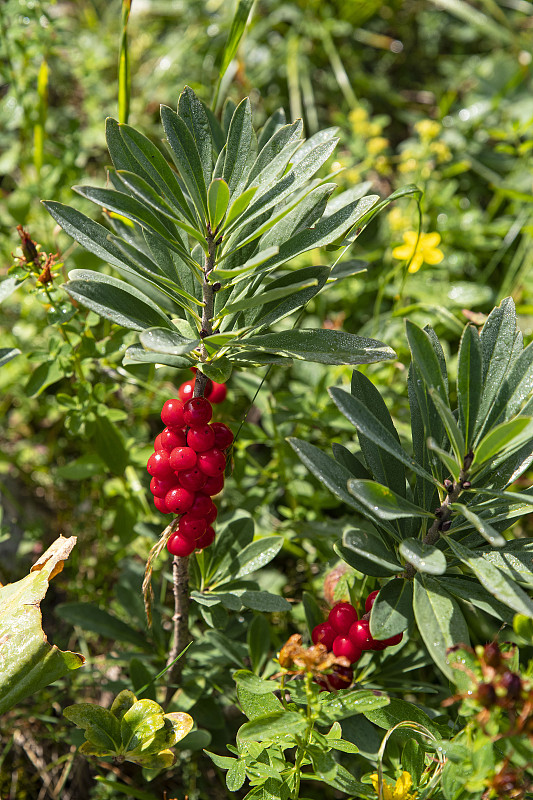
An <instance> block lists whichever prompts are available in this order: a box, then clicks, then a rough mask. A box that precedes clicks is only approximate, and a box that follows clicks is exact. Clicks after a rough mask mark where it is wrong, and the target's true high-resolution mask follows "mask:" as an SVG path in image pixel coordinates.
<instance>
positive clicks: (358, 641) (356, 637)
mask: <svg viewBox="0 0 533 800" xmlns="http://www.w3.org/2000/svg"><path fill="white" fill-rule="evenodd" d="M348 637H349V638H350V639H351V640H352V642H353V643H354V644H355V646H356V647H359V648H360V649H361V650H371V649H372V644H373V642H374V640H373V638H372V636H371V635H370V625H369V623H368V620H367V619H358V620H357V622H354V623H353V625H351V626H350V630H349V631H348Z"/></svg>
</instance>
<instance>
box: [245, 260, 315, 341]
mask: <svg viewBox="0 0 533 800" xmlns="http://www.w3.org/2000/svg"><path fill="white" fill-rule="evenodd" d="M328 274H329V268H328V267H304V268H303V269H299V270H297V271H296V272H292V271H291V272H290V273H289V274H288V275H282V276H281V277H280V278H276V279H275V280H273V281H272V282H271V283H269V284H268V288H269V290H270V291H273V290H274V289H278V288H281V287H287V286H292V288H293V289H294V292H293V294H292V295H289V296H288V297H286V298H282V299H281V300H272V301H271V302H268V303H265V304H264V305H263V306H262V308H261V310H260V311H259V314H258V316H257V317H255V319H254V321H253V325H254V328H258V327H261V328H268V327H270V326H271V325H273V324H274V322H278V321H279V320H280V319H283V318H284V317H286V316H288V315H289V314H292V312H293V311H296V310H297V309H298V308H303V307H304V306H305V305H306V304H307V303H308V302H309V300H311V299H312V298H313V297H314V296H315V295H316V294H318V292H319V291H320V290H321V289H322V287H323V286H324V285H325V284H326V281H327V278H328ZM295 278H298V279H299V281H298V283H297V284H295V283H294V279H295ZM311 280H312V281H313V283H311ZM308 281H309V283H308V284H307V285H308V288H300V289H297V288H296V286H297V285H300V286H301V285H303V284H304V283H307V282H308Z"/></svg>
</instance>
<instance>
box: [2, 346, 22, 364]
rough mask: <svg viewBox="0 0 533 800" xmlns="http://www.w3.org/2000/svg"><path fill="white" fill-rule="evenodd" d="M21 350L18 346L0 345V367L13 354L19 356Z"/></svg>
mask: <svg viewBox="0 0 533 800" xmlns="http://www.w3.org/2000/svg"><path fill="white" fill-rule="evenodd" d="M20 353H21V351H20V350H19V349H18V347H0V367H1V366H3V365H4V364H7V362H8V361H11V359H12V358H15V356H19V355H20Z"/></svg>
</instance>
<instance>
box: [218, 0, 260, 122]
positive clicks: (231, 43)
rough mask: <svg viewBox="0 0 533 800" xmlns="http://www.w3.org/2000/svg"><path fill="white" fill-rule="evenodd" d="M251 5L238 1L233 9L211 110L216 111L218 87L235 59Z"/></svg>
mask: <svg viewBox="0 0 533 800" xmlns="http://www.w3.org/2000/svg"><path fill="white" fill-rule="evenodd" d="M252 5H253V0H239V4H238V5H237V8H236V9H235V14H234V15H233V19H232V21H231V28H230V31H229V34H228V38H227V40H226V43H225V45H224V50H223V51H222V62H221V64H220V70H219V78H218V83H217V88H216V91H215V97H214V100H213V108H214V109H216V106H217V101H218V95H219V92H220V85H221V83H222V79H223V77H224V75H225V74H226V70H227V69H228V67H229V65H230V64H231V62H232V61H233V58H234V57H235V53H236V52H237V48H238V46H239V42H240V41H241V39H242V35H243V33H244V31H245V28H246V21H247V19H248V16H249V14H250V10H251V8H252Z"/></svg>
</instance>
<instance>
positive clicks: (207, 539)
mask: <svg viewBox="0 0 533 800" xmlns="http://www.w3.org/2000/svg"><path fill="white" fill-rule="evenodd" d="M214 541H215V529H214V528H212V527H211V526H210V525H209V527H208V528H207V530H206V532H205V533H204V535H203V536H201V537H200V538H199V539H197V540H196V547H197V549H198V550H205V548H206V547H209V545H211V544H213V542H214Z"/></svg>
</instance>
